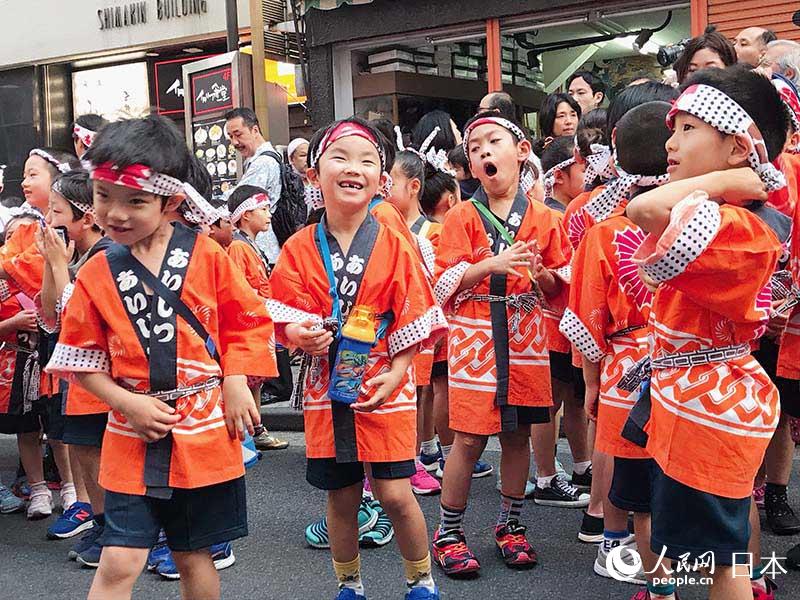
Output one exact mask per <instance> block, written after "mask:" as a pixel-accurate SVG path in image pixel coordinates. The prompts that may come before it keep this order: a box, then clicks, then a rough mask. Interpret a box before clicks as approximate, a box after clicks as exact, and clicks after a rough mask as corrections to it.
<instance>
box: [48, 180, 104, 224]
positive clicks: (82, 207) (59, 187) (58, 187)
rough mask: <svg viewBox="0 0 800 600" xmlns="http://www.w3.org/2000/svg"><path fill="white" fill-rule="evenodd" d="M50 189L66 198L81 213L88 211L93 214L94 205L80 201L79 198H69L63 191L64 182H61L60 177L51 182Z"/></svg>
mask: <svg viewBox="0 0 800 600" xmlns="http://www.w3.org/2000/svg"><path fill="white" fill-rule="evenodd" d="M51 189H52V190H53V191H54V192H55V193H56V194H58V195H59V196H61V197H62V198H64V200H66V201H67V202H69V203H70V204H72V206H74V207H75V208H77V209H78V210H79V211H81V212H82V213H89V214H90V215H92V216H94V206H92V205H91V204H89V203H86V202H81V201H80V200H75V199H74V198H70V197H69V196H67V195H66V194H65V193H64V184H63V183H62V179H60V178H59V179H56V180H55V182H54V183H53V185H52V187H51Z"/></svg>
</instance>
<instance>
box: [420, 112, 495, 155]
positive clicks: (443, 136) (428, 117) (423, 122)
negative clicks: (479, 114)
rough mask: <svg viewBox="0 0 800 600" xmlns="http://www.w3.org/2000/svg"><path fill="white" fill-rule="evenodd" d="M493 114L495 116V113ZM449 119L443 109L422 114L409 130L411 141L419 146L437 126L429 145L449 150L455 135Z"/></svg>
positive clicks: (454, 140)
mask: <svg viewBox="0 0 800 600" xmlns="http://www.w3.org/2000/svg"><path fill="white" fill-rule="evenodd" d="M495 116H497V114H496V113H495ZM451 120H452V119H451V118H450V115H449V114H447V113H446V112H444V111H443V110H432V111H431V112H429V113H426V114H424V115H423V116H422V118H421V119H420V120H419V123H417V124H416V125H415V126H414V129H413V131H412V132H411V141H412V142H413V144H414V145H415V146H416V147H417V148H419V147H420V146H421V145H422V142H424V141H425V138H427V137H428V136H429V135H430V134H431V132H432V131H433V130H434V129H436V128H437V127H438V128H439V132H438V133H437V134H436V137H435V138H433V142H432V143H431V147H433V148H436V149H437V150H444V151H445V152H449V151H450V150H452V149H453V148H455V146H456V136H455V135H454V134H453V126H452V125H450V121H451Z"/></svg>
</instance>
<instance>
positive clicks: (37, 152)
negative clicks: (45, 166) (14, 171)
mask: <svg viewBox="0 0 800 600" xmlns="http://www.w3.org/2000/svg"><path fill="white" fill-rule="evenodd" d="M28 156H29V157H30V156H38V157H39V158H41V159H43V160H45V161H47V162H48V163H50V164H51V165H53V166H54V167H55V168H56V169H57V170H58V172H59V173H66V172H67V171H70V170H72V167H70V166H69V164H67V163H62V162H61V161H60V160H58V159H57V158H56V157H55V156H53V155H52V154H50V153H49V152H47V151H46V150H42V149H41V148H34V149H33V150H31V151H30V152H29V153H28Z"/></svg>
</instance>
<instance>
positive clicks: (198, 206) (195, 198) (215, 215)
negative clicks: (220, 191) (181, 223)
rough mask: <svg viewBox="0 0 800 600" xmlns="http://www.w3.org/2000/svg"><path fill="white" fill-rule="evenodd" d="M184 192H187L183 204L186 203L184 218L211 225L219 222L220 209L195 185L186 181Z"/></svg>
mask: <svg viewBox="0 0 800 600" xmlns="http://www.w3.org/2000/svg"><path fill="white" fill-rule="evenodd" d="M183 193H184V194H186V200H184V201H183V204H182V206H183V205H185V210H183V212H182V214H183V218H184V219H186V220H187V221H189V222H190V223H194V224H195V225H211V224H212V223H216V222H217V220H218V219H219V218H220V217H219V210H218V209H216V208H214V207H213V206H211V203H210V202H209V201H208V200H206V199H205V198H203V196H201V195H200V192H198V191H197V190H196V189H194V186H192V185H191V184H189V183H184V184H183Z"/></svg>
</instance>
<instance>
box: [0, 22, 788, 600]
mask: <svg viewBox="0 0 800 600" xmlns="http://www.w3.org/2000/svg"><path fill="white" fill-rule="evenodd" d="M676 74H677V79H678V82H679V85H678V86H672V85H669V84H667V83H663V82H660V81H653V80H650V79H647V78H640V79H637V80H636V81H633V82H631V84H630V85H629V86H628V87H626V88H625V89H624V90H623V91H621V92H620V93H619V94H617V95H616V96H615V97H613V98H611V99H610V102H609V101H608V99H607V98H606V88H605V85H604V83H603V81H602V80H601V79H600V78H598V77H597V75H596V74H594V73H592V72H589V71H579V72H577V73H575V74H574V75H573V76H572V77H571V78H570V79H569V80H568V81H567V83H566V89H567V92H566V93H553V94H550V95H548V96H547V97H546V99H545V100H544V102H543V104H542V107H541V110H540V113H539V126H540V131H539V132H538V135H537V136H536V137H535V139H531V136H530V135H529V133H528V132H527V131H526V130H525V129H524V128H523V126H522V125H521V124H520V123H519V121H518V120H517V117H518V114H517V112H518V109H517V106H516V105H515V104H514V101H513V99H512V98H511V97H510V96H509V95H508V94H506V93H503V92H497V93H492V94H488V95H487V96H486V97H484V98H483V100H482V101H481V102H480V105H479V107H478V112H477V114H475V116H474V117H472V118H471V119H470V120H469V121H468V122H467V123H466V124H465V125H464V126H463V128H459V127H458V126H457V125H456V124H455V123H454V122H453V121H452V119H451V118H450V116H449V115H448V114H447V113H445V112H443V111H441V110H437V111H433V112H431V113H429V114H427V115H425V116H424V117H423V118H422V119H421V120H420V121H419V123H418V124H417V125H416V126H415V127H414V128H413V130H412V131H409V132H403V131H401V130H400V129H399V128H395V127H394V126H393V124H392V123H391V122H390V121H386V120H378V121H373V122H370V121H365V120H363V119H360V118H357V117H352V118H347V119H343V120H339V121H336V122H334V123H331V124H329V125H327V126H325V127H323V128H321V129H320V130H318V131H317V132H316V133H315V134H314V135H313V137H312V138H311V139H310V140H308V141H307V140H304V139H296V140H293V141H292V142H291V143H290V144H289V146H288V148H286V149H285V152H284V151H283V149H279V148H275V147H274V146H273V145H272V144H270V143H269V142H268V141H266V140H265V139H264V137H263V136H262V134H261V131H260V128H259V125H258V120H257V118H256V115H255V113H254V112H253V111H252V110H249V109H246V108H242V109H235V110H233V111H231V112H230V113H228V115H226V135H227V136H228V138H229V139H230V141H231V143H232V144H233V145H234V147H235V148H236V150H237V151H238V152H239V153H240V154H241V155H242V158H243V159H244V175H243V177H242V179H241V181H240V182H239V184H238V185H237V186H236V187H235V188H234V190H233V191H232V192H231V193H230V194H229V195H228V196H227V197H226V198H225V199H224V200H218V199H214V198H212V197H211V196H212V194H211V191H212V183H211V180H210V177H209V175H208V172H207V171H206V170H205V168H204V166H203V165H202V163H200V162H199V161H198V160H197V159H196V158H195V157H194V156H193V155H192V154H191V152H190V151H189V150H188V149H187V146H186V143H185V140H184V139H183V137H182V136H181V134H180V132H179V131H178V130H177V129H176V128H175V127H174V125H172V124H171V122H169V121H167V120H166V119H163V118H161V117H158V116H149V117H145V118H141V119H131V120H124V121H118V122H112V123H106V122H105V121H103V120H102V119H101V118H100V117H98V116H96V115H84V116H81V117H80V118H78V120H77V121H76V122H75V123H74V127H73V138H74V154H73V153H68V152H64V151H60V150H56V149H53V148H35V149H33V150H31V152H30V155H29V156H28V158H27V160H26V162H25V168H24V181H23V190H24V194H25V202H24V204H22V205H21V206H19V207H16V208H13V209H11V210H10V211H9V213H8V216H7V218H8V220H7V222H5V232H4V235H5V242H4V245H3V246H2V248H0V302H1V304H0V338H2V342H3V343H2V345H0V356H1V357H2V360H3V365H4V368H3V371H2V377H1V378H0V432H3V433H8V434H15V435H16V437H17V441H18V448H19V459H20V465H21V468H20V477H19V479H18V481H17V483H16V484H15V485H14V486H13V489H9V488H7V487H4V486H0V512H2V513H4V514H5V513H15V512H24V513H25V515H26V516H27V518H28V519H44V518H53V523H52V524H51V525H50V527H49V528H48V532H47V535H48V537H49V538H51V539H66V538H72V537H74V536H77V535H78V534H83V536H82V537H81V538H80V539H79V540H78V541H77V543H76V544H75V545H74V546H73V548H72V549H71V550H70V552H69V556H70V558H73V559H75V560H77V561H78V562H80V563H81V564H83V565H86V566H90V567H95V568H97V571H96V574H95V576H94V579H93V582H92V584H91V589H90V591H89V598H93V599H105V598H127V597H130V596H131V593H132V590H133V586H134V584H135V582H136V580H137V578H138V577H139V575H140V573H141V571H142V569H143V568H144V567H145V565H146V566H147V567H148V568H150V569H151V570H154V571H156V572H157V573H159V574H160V575H162V576H164V577H166V578H170V579H180V585H181V593H182V596H183V597H184V598H217V597H219V589H220V588H219V578H218V575H217V572H216V571H217V570H218V569H222V568H225V567H227V566H230V565H231V564H233V562H234V560H235V557H234V554H233V546H232V543H231V542H233V541H234V540H236V539H238V538H241V537H243V536H245V535H247V533H248V527H247V508H246V491H245V466H246V464H250V463H251V462H252V461H251V458H250V457H252V455H253V453H252V450H253V449H259V450H279V449H282V448H285V447H286V446H287V445H288V444H287V442H285V441H283V440H280V439H278V438H276V437H274V436H272V435H270V433H269V432H268V431H267V429H266V428H265V426H264V425H263V424H262V423H261V414H260V408H259V407H260V404H261V399H262V395H263V392H264V390H265V389H266V390H268V395H269V394H273V393H274V394H277V393H278V392H277V391H276V390H280V394H281V395H283V394H286V395H289V394H292V395H293V401H294V402H295V403H296V404H297V407H298V408H301V409H302V410H303V414H304V419H305V438H306V455H307V471H306V478H307V480H308V482H309V483H310V484H311V485H312V486H314V487H316V488H318V489H321V490H325V491H326V493H327V508H326V512H325V515H324V516H322V515H320V518H319V519H317V520H315V521H314V522H313V523H311V524H309V526H308V528H307V529H306V531H305V539H306V541H307V543H308V544H309V545H311V546H313V547H316V548H329V549H330V553H331V557H332V561H333V569H334V573H335V580H334V581H333V582H332V585H331V588H332V591H333V590H335V593H336V594H337V595H336V598H337V599H338V600H364V599H365V598H366V592H365V585H364V582H363V581H362V577H361V567H360V555H359V547H375V546H384V545H386V544H388V542H390V541H391V540H394V541H396V545H397V550H398V552H399V553H400V555H401V557H402V562H403V566H404V570H405V580H404V581H403V582H402V585H401V586H398V589H399V590H402V592H399V593H403V594H405V597H406V598H407V599H409V600H425V599H437V598H439V597H440V592H439V588H438V587H437V585H436V583H435V582H434V568H433V566H434V565H436V566H437V567H438V569H439V571H441V573H443V574H444V575H445V576H448V577H465V576H473V575H475V574H476V573H477V572H478V571H479V570H480V568H481V564H480V561H481V560H488V557H479V556H477V555H476V554H475V553H473V551H472V550H471V549H470V546H469V544H468V541H467V539H466V536H465V533H464V528H463V522H464V519H465V516H466V514H467V509H468V503H469V497H470V485H471V481H472V479H474V478H478V477H485V476H488V475H490V474H492V472H493V467H492V466H491V465H490V464H488V463H487V462H484V461H483V460H482V459H481V455H482V453H483V451H484V449H485V447H486V444H487V440H488V438H489V437H490V436H495V435H496V436H497V437H498V438H499V442H500V447H501V457H500V469H499V470H500V473H499V478H498V482H497V487H498V490H499V492H500V498H499V507H498V512H497V516H496V517H497V518H496V520H495V518H494V516H493V515H492V516H486V515H478V514H472V515H471V518H473V519H474V520H475V521H479V522H480V523H481V524H483V525H486V527H487V533H488V535H490V536H492V539H493V540H494V542H495V545H496V547H497V551H498V554H499V556H500V559H501V560H502V561H503V562H504V563H505V565H507V566H508V567H509V568H511V569H529V568H531V567H533V566H535V565H536V563H537V553H536V550H535V549H534V545H535V543H536V540H535V539H534V538H533V536H529V534H528V532H527V529H526V526H525V525H524V524H523V523H525V522H529V519H528V518H526V515H525V512H526V511H525V500H526V499H532V500H533V502H534V503H535V504H539V505H544V506H555V507H565V508H581V509H583V520H582V523H581V526H580V529H579V530H578V531H577V532H575V533H576V535H577V539H578V540H579V541H580V542H583V543H589V544H597V557H596V560H595V561H594V564H593V565H592V566H591V568H592V570H593V572H594V573H596V574H597V575H599V576H603V577H614V578H618V579H619V578H620V577H619V575H620V572H622V574H623V575H624V577H622V579H625V580H627V581H628V582H629V583H634V584H637V585H639V586H641V587H640V588H638V589H637V590H636V592H635V593H634V595H633V598H634V599H636V600H648V599H649V600H675V599H676V598H677V597H678V593H679V592H678V590H677V589H676V585H675V580H674V578H671V577H670V575H671V574H672V570H671V566H672V561H677V562H678V563H680V564H683V565H690V566H691V567H692V568H694V569H696V570H700V571H703V572H704V573H705V574H706V575H707V576H708V577H709V578H710V581H711V590H710V594H711V596H710V597H711V598H712V599H716V600H723V599H724V600H749V599H750V598H751V597H752V598H754V599H757V600H770V599H773V598H775V584H774V582H773V581H771V580H770V579H769V578H768V577H767V576H766V574H765V565H764V563H762V562H761V557H762V556H763V551H762V549H761V547H760V516H759V510H760V508H763V509H764V511H765V512H766V522H767V524H768V526H769V527H770V528H771V529H772V530H773V531H774V532H775V533H777V534H781V535H790V534H797V533H800V520H798V518H797V517H796V515H795V514H794V512H793V511H792V509H791V507H790V504H789V499H788V492H787V490H788V486H789V478H790V475H791V467H792V457H793V453H794V444H795V441H796V440H794V439H793V430H792V427H793V425H794V426H796V425H797V421H796V420H794V419H797V418H800V385H799V384H798V379H800V356H799V355H798V348H799V347H800V302H798V300H800V220H799V219H800V216H799V215H800V209H798V208H797V204H798V189H799V187H798V180H799V179H800V99H798V92H797V86H798V84H800V45H798V44H796V43H793V42H788V41H785V40H778V39H775V36H774V34H771V32H766V31H764V30H758V29H756V28H749V29H747V30H745V31H743V32H742V33H741V34H740V35H739V36H737V38H736V40H735V45H734V44H732V43H731V42H730V41H728V40H727V39H726V38H724V37H723V36H721V35H720V34H719V33H717V32H716V31H714V30H713V29H710V30H707V31H706V32H705V33H704V34H703V35H701V36H699V37H697V38H694V39H692V40H690V41H689V42H688V44H687V45H686V48H685V50H684V53H683V55H682V56H681V57H680V58H679V60H678V62H677V64H676ZM387 265H389V266H391V268H388V269H387ZM293 360H294V361H297V363H296V364H299V369H300V372H299V377H298V381H296V382H295V381H293V378H292V361H293ZM562 428H563V432H564V434H565V436H566V439H567V442H568V445H569V450H570V453H571V455H572V461H571V464H572V472H571V473H567V472H566V471H565V470H564V468H563V467H562V465H561V463H560V462H559V461H558V459H557V457H556V453H555V451H554V448H555V447H556V444H557V439H558V437H559V432H560V430H561V429H562ZM43 440H46V444H47V448H48V457H49V460H45V461H43V458H42V442H43ZM248 452H249V453H248ZM531 455H533V458H534V462H535V474H534V476H533V477H531V476H530V469H531V465H530V462H531V460H530V459H531ZM48 463H52V464H51V466H50V468H49V469H47V468H46V466H47V464H48ZM48 470H49V471H52V472H57V477H51V476H50V475H52V473H48V472H47V471H48ZM56 479H57V480H58V483H56V482H55V480H56ZM51 487H55V489H57V490H58V492H59V495H60V505H61V513H60V514H58V515H57V518H56V515H54V509H55V503H54V501H53V492H52V491H51ZM433 494H440V505H441V511H440V519H439V521H438V523H435V524H428V523H426V521H425V518H424V516H423V513H422V511H421V509H420V506H419V503H418V501H417V499H416V498H415V495H433ZM473 512H474V511H473ZM429 525H433V526H434V527H433V534H432V537H430V536H429ZM785 553H786V557H787V563H788V566H793V567H795V568H799V569H800V546H796V547H794V548H791V549H789V548H787V549H786V552H785ZM745 557H749V560H747V559H746V558H745ZM586 568H587V571H588V569H589V566H588V565H587V567H586ZM624 593H625V591H624V589H621V590H620V594H624Z"/></svg>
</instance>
